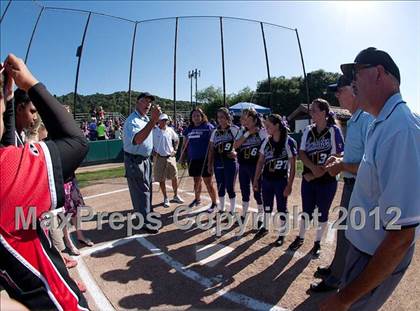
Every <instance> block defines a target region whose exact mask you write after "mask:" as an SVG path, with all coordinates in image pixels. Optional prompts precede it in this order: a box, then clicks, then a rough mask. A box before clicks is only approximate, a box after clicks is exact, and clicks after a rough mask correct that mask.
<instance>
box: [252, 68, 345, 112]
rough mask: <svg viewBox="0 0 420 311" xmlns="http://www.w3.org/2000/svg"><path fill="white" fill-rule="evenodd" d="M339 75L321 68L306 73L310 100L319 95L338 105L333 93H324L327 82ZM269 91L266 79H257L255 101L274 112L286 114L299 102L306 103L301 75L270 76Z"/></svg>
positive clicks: (304, 86) (329, 82) (334, 79)
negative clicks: (288, 76) (289, 76)
mask: <svg viewBox="0 0 420 311" xmlns="http://www.w3.org/2000/svg"><path fill="white" fill-rule="evenodd" d="M338 77H339V74H338V73H332V72H326V71H324V70H322V69H320V70H316V71H313V72H310V73H308V74H307V79H308V85H309V96H310V100H313V99H315V98H318V97H321V98H324V99H326V100H328V101H329V102H330V104H331V105H335V106H336V105H338V102H337V100H336V98H335V96H334V94H326V88H327V86H328V85H329V84H332V83H335V82H336V81H337V79H338ZM267 92H269V87H268V80H263V81H259V82H258V84H257V91H256V96H255V103H257V104H259V105H261V106H266V107H268V106H269V102H270V103H271V109H272V111H273V112H275V113H279V114H281V115H285V116H288V115H289V114H291V113H292V112H293V111H294V110H295V109H296V108H297V107H298V106H299V105H300V104H307V98H306V84H305V81H304V79H303V78H302V77H291V78H290V79H288V78H286V77H284V76H280V77H273V78H271V95H270V94H266V93H267Z"/></svg>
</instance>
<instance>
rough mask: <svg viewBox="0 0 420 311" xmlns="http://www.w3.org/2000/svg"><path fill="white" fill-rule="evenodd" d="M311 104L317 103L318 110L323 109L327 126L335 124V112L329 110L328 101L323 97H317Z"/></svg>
mask: <svg viewBox="0 0 420 311" xmlns="http://www.w3.org/2000/svg"><path fill="white" fill-rule="evenodd" d="M313 104H317V106H318V108H319V110H321V111H325V117H326V119H327V126H328V127H331V126H333V125H337V122H336V120H335V114H334V112H333V111H332V110H331V107H330V104H329V103H328V101H326V100H325V99H322V98H317V99H315V100H313V101H312V105H313Z"/></svg>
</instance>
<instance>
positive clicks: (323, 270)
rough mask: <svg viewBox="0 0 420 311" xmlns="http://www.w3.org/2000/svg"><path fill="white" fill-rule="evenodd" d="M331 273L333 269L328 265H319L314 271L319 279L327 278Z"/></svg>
mask: <svg viewBox="0 0 420 311" xmlns="http://www.w3.org/2000/svg"><path fill="white" fill-rule="evenodd" d="M330 274H331V269H330V268H328V267H318V268H317V269H316V271H315V273H314V276H315V277H316V278H319V279H325V278H327V277H329V276H330Z"/></svg>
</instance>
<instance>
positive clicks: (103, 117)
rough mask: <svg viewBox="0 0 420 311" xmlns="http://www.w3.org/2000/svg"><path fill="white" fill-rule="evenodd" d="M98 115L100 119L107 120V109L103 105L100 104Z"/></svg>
mask: <svg viewBox="0 0 420 311" xmlns="http://www.w3.org/2000/svg"><path fill="white" fill-rule="evenodd" d="M96 117H97V118H98V120H99V121H104V120H105V111H104V109H103V108H102V106H99V108H98V111H97V112H96Z"/></svg>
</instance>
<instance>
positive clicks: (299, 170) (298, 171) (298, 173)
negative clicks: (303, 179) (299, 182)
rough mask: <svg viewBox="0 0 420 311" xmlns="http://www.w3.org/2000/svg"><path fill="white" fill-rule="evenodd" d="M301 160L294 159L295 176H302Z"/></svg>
mask: <svg viewBox="0 0 420 311" xmlns="http://www.w3.org/2000/svg"><path fill="white" fill-rule="evenodd" d="M302 172H303V162H302V161H301V160H297V161H296V176H302Z"/></svg>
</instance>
